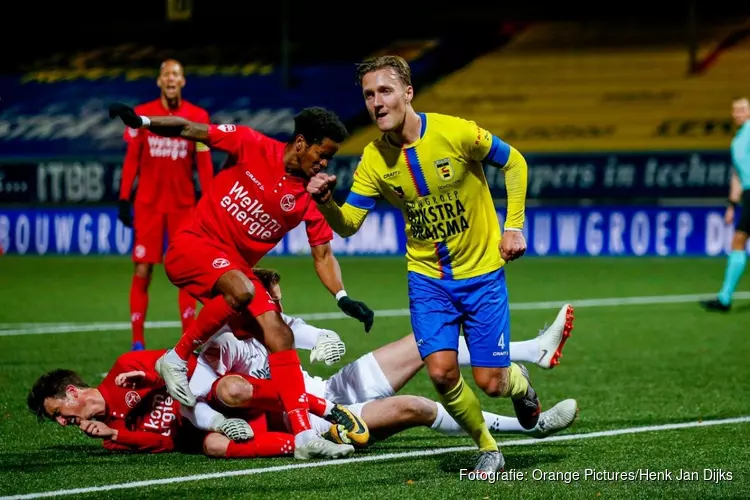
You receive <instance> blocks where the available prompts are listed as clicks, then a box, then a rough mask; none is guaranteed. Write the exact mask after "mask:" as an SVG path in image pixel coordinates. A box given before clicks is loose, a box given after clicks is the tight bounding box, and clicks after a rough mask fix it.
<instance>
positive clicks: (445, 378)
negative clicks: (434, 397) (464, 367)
mask: <svg viewBox="0 0 750 500" xmlns="http://www.w3.org/2000/svg"><path fill="white" fill-rule="evenodd" d="M427 373H429V375H430V379H432V383H433V384H435V387H436V388H437V390H438V392H439V393H441V394H445V393H446V392H448V391H449V390H451V389H453V388H454V387H456V384H458V381H459V379H460V378H461V372H460V370H459V369H458V365H453V366H452V365H448V364H428V366H427Z"/></svg>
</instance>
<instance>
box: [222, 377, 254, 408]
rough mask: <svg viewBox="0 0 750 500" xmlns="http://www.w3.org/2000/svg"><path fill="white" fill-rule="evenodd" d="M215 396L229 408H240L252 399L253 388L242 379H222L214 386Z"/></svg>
mask: <svg viewBox="0 0 750 500" xmlns="http://www.w3.org/2000/svg"><path fill="white" fill-rule="evenodd" d="M216 396H217V397H218V398H219V400H220V401H221V402H222V403H224V405H225V406H228V407H230V408H234V407H238V406H242V405H244V404H247V403H248V402H249V401H250V400H251V399H252V398H253V386H252V384H250V383H249V382H248V381H247V380H245V379H243V378H242V377H237V376H229V377H224V378H223V379H221V380H220V381H219V383H218V384H217V385H216Z"/></svg>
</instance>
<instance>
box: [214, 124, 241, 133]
mask: <svg viewBox="0 0 750 500" xmlns="http://www.w3.org/2000/svg"><path fill="white" fill-rule="evenodd" d="M217 128H218V129H219V130H221V131H222V132H234V131H235V130H237V127H235V126H234V125H229V124H224V125H219V126H218V127H217Z"/></svg>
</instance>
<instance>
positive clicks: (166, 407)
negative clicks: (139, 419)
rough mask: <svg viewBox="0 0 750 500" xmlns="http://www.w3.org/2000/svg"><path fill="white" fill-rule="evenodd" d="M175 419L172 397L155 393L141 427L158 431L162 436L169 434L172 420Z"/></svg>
mask: <svg viewBox="0 0 750 500" xmlns="http://www.w3.org/2000/svg"><path fill="white" fill-rule="evenodd" d="M176 419H177V415H176V414H175V408H174V399H172V397H171V396H164V395H162V394H156V395H155V396H154V398H153V404H152V407H151V413H149V414H148V415H146V418H145V419H144V420H143V428H144V429H145V430H148V431H156V432H159V433H161V435H162V436H169V435H170V434H171V433H172V422H174V421H175V420H176Z"/></svg>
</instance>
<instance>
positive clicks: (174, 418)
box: [97, 350, 196, 453]
mask: <svg viewBox="0 0 750 500" xmlns="http://www.w3.org/2000/svg"><path fill="white" fill-rule="evenodd" d="M165 352H166V350H159V351H133V352H128V353H126V354H123V355H122V356H120V357H119V358H117V361H115V364H114V365H113V366H112V368H111V369H110V370H109V373H107V376H106V377H105V378H104V380H103V381H102V383H101V384H99V386H98V387H97V389H98V390H99V392H101V394H102V397H104V402H105V403H106V415H105V417H104V423H106V424H107V425H108V426H109V427H111V428H113V429H117V431H118V435H117V441H112V440H111V439H105V440H104V442H103V444H104V447H105V448H106V449H108V450H130V451H139V452H150V453H159V452H164V451H172V450H173V449H174V448H175V446H176V440H177V438H178V434H179V433H180V428H181V427H182V416H181V414H180V403H179V402H177V401H175V400H174V399H173V398H172V396H170V395H169V393H168V392H167V390H166V387H165V386H164V381H163V380H161V378H160V377H159V374H158V373H156V371H155V370H154V365H155V364H156V360H157V359H159V358H160V357H161V356H162V355H163V354H164V353H165ZM195 362H196V359H195V357H194V356H191V358H190V361H189V371H191V372H192V370H193V369H194V368H195ZM134 370H141V371H143V372H145V373H146V378H145V380H143V382H141V383H140V384H139V385H138V386H137V387H135V388H128V387H119V386H117V385H115V378H116V377H117V376H118V375H120V374H121V373H125V372H130V371H134Z"/></svg>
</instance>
